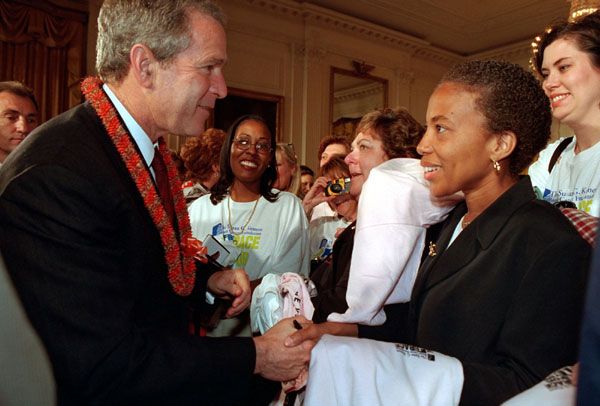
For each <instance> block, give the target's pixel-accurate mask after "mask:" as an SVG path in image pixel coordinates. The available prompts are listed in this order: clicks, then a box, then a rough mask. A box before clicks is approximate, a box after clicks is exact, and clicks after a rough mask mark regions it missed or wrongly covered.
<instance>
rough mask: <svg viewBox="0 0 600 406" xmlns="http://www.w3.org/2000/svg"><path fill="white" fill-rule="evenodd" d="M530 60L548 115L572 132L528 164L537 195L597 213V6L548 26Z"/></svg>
mask: <svg viewBox="0 0 600 406" xmlns="http://www.w3.org/2000/svg"><path fill="white" fill-rule="evenodd" d="M533 59H534V62H535V68H536V70H537V72H538V73H539V74H540V76H541V77H542V83H543V88H544V91H545V92H546V95H547V96H548V98H549V99H550V102H551V103H552V115H553V116H554V118H556V119H558V120H560V122H561V123H564V124H566V125H568V126H569V127H570V128H571V129H572V130H573V131H574V132H575V135H574V136H573V137H568V138H561V139H560V140H558V141H556V142H554V143H552V144H550V145H549V146H548V147H547V148H546V149H544V150H543V151H542V152H541V153H540V157H539V159H538V160H537V161H536V162H535V163H534V164H533V165H531V167H530V168H529V176H531V181H532V183H533V186H536V187H537V188H538V189H539V192H540V195H541V196H540V197H543V198H544V199H545V200H547V201H549V202H551V203H556V202H559V201H565V200H567V201H570V202H573V203H575V204H576V205H577V208H578V209H581V210H584V211H586V212H587V213H589V214H591V215H592V216H598V215H599V214H600V142H598V141H600V11H597V12H595V13H593V14H590V15H588V16H586V17H583V18H580V19H578V20H576V21H574V22H570V23H567V22H564V23H561V24H557V25H554V26H552V27H550V28H548V29H547V30H546V31H545V32H544V34H542V35H541V39H540V41H539V43H538V44H537V46H536V47H534V57H533Z"/></svg>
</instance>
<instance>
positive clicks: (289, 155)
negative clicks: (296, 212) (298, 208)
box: [273, 142, 300, 196]
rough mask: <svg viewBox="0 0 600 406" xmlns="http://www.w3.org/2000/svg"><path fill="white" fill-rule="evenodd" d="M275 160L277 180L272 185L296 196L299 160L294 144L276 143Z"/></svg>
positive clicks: (298, 181) (298, 179)
mask: <svg viewBox="0 0 600 406" xmlns="http://www.w3.org/2000/svg"><path fill="white" fill-rule="evenodd" d="M275 160H276V161H277V180H275V183H274V184H273V187H274V188H275V189H279V190H280V191H282V192H290V193H292V194H294V195H296V196H298V193H300V162H298V157H297V156H296V151H294V145H293V144H286V143H282V142H280V143H277V146H276V147H275Z"/></svg>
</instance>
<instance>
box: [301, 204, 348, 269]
mask: <svg viewBox="0 0 600 406" xmlns="http://www.w3.org/2000/svg"><path fill="white" fill-rule="evenodd" d="M350 223H351V222H350V221H346V220H345V219H344V218H343V217H338V216H335V215H333V216H320V217H319V218H317V219H315V220H311V222H310V224H309V225H308V234H309V236H310V258H311V259H324V258H326V257H327V256H328V255H329V254H331V251H332V250H333V243H334V242H335V235H336V233H337V230H338V228H346V227H348V226H349V225H350Z"/></svg>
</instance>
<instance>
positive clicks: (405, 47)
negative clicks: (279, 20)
mask: <svg viewBox="0 0 600 406" xmlns="http://www.w3.org/2000/svg"><path fill="white" fill-rule="evenodd" d="M235 1H237V2H241V3H244V4H247V5H250V6H253V7H257V8H261V9H263V10H266V11H267V12H270V13H273V14H276V15H278V16H280V17H287V18H292V19H302V20H303V21H304V23H305V24H312V25H315V26H320V27H323V28H327V29H330V30H334V31H339V32H342V33H346V34H352V35H355V36H357V37H359V38H363V39H366V40H369V41H377V42H380V43H383V44H386V45H387V46H390V47H393V48H396V49H398V50H401V51H403V52H407V53H408V54H410V55H414V56H416V57H419V58H422V59H427V60H431V61H433V62H436V63H443V64H448V65H451V64H454V63H457V62H460V61H463V60H465V59H466V58H465V57H463V56H461V55H458V54H454V53H452V52H448V51H445V50H443V49H440V48H437V47H435V46H433V45H431V44H430V43H429V42H427V41H425V40H422V39H419V38H415V37H412V36H410V35H407V34H404V33H401V32H398V31H394V30H390V29H387V28H384V27H381V26H378V25H375V24H371V23H368V22H365V21H363V20H359V19H357V18H354V17H350V16H346V15H344V14H340V13H337V12H335V11H331V10H328V9H325V8H322V7H319V6H316V5H313V4H310V3H295V2H292V1H290V0H235Z"/></svg>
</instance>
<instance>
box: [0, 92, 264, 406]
mask: <svg viewBox="0 0 600 406" xmlns="http://www.w3.org/2000/svg"><path fill="white" fill-rule="evenodd" d="M0 212H1V215H0V249H1V251H2V252H3V254H4V255H5V261H6V265H7V268H8V270H9V273H10V275H11V277H12V278H13V280H14V283H15V286H16V288H17V290H18V292H19V293H20V295H21V298H22V300H23V304H24V306H25V309H26V311H27V313H28V315H29V317H30V319H31V321H32V323H33V325H34V326H35V327H36V329H37V330H38V332H39V335H40V337H41V338H42V340H43V342H44V344H45V345H46V348H47V350H48V354H49V356H50V360H51V362H52V364H53V369H54V374H55V377H56V382H57V389H58V399H59V403H60V404H74V405H82V404H101V405H108V404H138V403H143V404H188V403H190V404H191V403H193V404H235V403H238V402H239V403H242V401H241V399H242V398H243V396H244V394H245V392H246V386H247V385H248V384H249V382H250V379H251V377H252V372H253V369H254V359H255V349H254V345H253V342H252V340H251V339H250V338H246V339H243V338H224V339H218V340H217V339H208V338H200V337H194V336H189V335H188V334H187V327H188V325H187V324H188V309H189V303H187V301H186V300H189V298H187V299H186V300H184V298H181V297H179V296H178V295H177V294H175V293H174V291H173V290H172V288H171V286H170V284H169V281H168V279H167V267H166V263H165V260H164V254H163V248H162V244H161V240H160V236H159V233H158V230H157V229H156V227H155V225H154V223H153V222H152V219H151V217H150V215H149V214H148V211H147V209H146V208H145V206H144V203H143V200H142V197H141V195H140V193H139V192H138V190H137V188H136V186H135V183H134V182H133V180H132V179H131V177H130V176H129V173H128V171H127V169H126V167H125V165H124V163H123V162H122V160H121V158H120V156H119V154H118V152H117V150H116V149H115V147H114V146H113V144H112V142H111V140H110V139H109V137H108V134H107V133H106V131H105V129H104V127H103V126H102V123H101V122H100V119H99V118H98V117H97V115H96V114H95V112H94V110H93V109H92V108H91V107H90V105H89V104H88V103H84V104H82V105H80V106H78V107H75V108H73V109H71V110H70V111H68V112H66V113H64V114H62V115H60V116H58V117H56V118H55V119H53V120H50V121H49V122H47V123H46V124H44V125H42V126H41V127H39V128H38V129H36V131H35V132H33V133H32V134H31V135H29V136H28V137H27V139H26V140H25V141H24V142H23V143H22V145H20V146H19V148H18V149H17V150H15V151H14V153H13V154H11V156H10V157H9V159H7V160H6V162H5V163H4V165H3V166H2V168H1V170H0ZM206 279H207V276H206V274H205V273H202V272H198V277H197V283H196V288H195V291H194V293H193V296H197V297H201V296H203V294H204V290H205V288H206Z"/></svg>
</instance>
